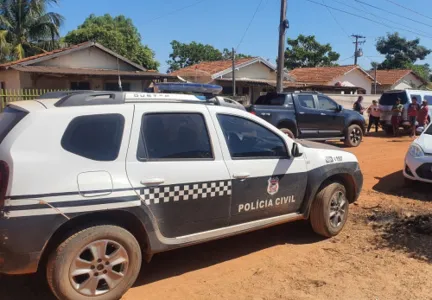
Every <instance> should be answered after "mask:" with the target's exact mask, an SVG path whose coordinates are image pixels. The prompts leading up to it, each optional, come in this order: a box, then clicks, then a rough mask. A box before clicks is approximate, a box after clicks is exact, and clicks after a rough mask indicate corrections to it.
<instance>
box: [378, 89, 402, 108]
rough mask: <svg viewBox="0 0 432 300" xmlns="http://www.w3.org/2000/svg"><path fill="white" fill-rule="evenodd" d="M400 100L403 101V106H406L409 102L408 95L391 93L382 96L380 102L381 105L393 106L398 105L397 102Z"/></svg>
mask: <svg viewBox="0 0 432 300" xmlns="http://www.w3.org/2000/svg"><path fill="white" fill-rule="evenodd" d="M398 98H399V99H401V100H402V102H401V104H404V105H405V104H406V103H407V102H408V97H407V94H406V93H405V92H403V91H401V92H389V93H384V94H382V96H381V98H380V100H379V104H380V105H389V106H393V105H395V104H396V100H397V99H398Z"/></svg>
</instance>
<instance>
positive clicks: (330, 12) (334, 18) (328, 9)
mask: <svg viewBox="0 0 432 300" xmlns="http://www.w3.org/2000/svg"><path fill="white" fill-rule="evenodd" d="M321 1H322V3H323V4H324V5H325V2H324V0H321ZM326 8H327V11H328V12H329V14H330V15H331V16H332V18H333V20H334V21H335V22H336V24H338V25H339V27H340V29H341V30H342V31H343V32H344V33H345V35H346V36H347V37H348V38H349V39H350V40H351V37H350V35H349V34H348V32H347V31H346V30H345V29H344V28H343V27H342V25H341V24H340V23H339V21H338V20H337V19H336V17H335V16H334V15H333V12H332V11H331V10H330V8H328V7H326Z"/></svg>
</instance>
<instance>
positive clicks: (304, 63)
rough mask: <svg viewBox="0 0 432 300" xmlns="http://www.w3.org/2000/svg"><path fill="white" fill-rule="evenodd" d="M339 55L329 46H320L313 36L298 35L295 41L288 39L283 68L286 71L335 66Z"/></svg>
mask: <svg viewBox="0 0 432 300" xmlns="http://www.w3.org/2000/svg"><path fill="white" fill-rule="evenodd" d="M339 57H340V54H339V53H337V52H334V51H333V49H332V47H331V46H330V44H324V45H323V44H320V43H319V42H318V41H317V40H316V39H315V36H314V35H309V36H305V35H302V34H300V35H299V36H298V37H297V38H296V39H290V38H288V47H287V49H286V50H285V67H286V68H288V70H292V69H295V68H304V67H324V66H335V65H336V61H337V60H338V59H339Z"/></svg>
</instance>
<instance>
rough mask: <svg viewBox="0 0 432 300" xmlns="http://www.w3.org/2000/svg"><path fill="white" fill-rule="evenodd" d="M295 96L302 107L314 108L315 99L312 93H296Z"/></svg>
mask: <svg viewBox="0 0 432 300" xmlns="http://www.w3.org/2000/svg"><path fill="white" fill-rule="evenodd" d="M297 97H298V100H299V103H300V105H301V106H302V107H304V108H310V109H315V101H314V97H313V96H312V95H298V96H297Z"/></svg>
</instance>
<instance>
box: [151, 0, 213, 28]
mask: <svg viewBox="0 0 432 300" xmlns="http://www.w3.org/2000/svg"><path fill="white" fill-rule="evenodd" d="M204 1H207V0H199V1H197V2H194V3H192V4H189V5H185V6H182V7H179V8H177V9H175V10H172V11H170V12H167V13H166V14H164V15H160V16H158V17H156V18H154V19H151V20H149V21H148V23H151V22H153V21H156V20H159V19H162V18H164V17H166V16H169V15H173V14H175V13H178V12H179V11H182V10H185V9H188V8H190V7H192V6H195V5H198V4H200V3H202V2H204Z"/></svg>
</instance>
